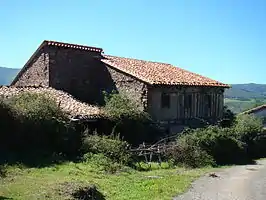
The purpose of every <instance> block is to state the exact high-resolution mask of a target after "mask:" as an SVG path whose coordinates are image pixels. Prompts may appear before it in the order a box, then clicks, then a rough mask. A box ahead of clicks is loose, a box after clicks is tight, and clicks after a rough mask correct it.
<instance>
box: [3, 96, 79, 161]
mask: <svg viewBox="0 0 266 200" xmlns="http://www.w3.org/2000/svg"><path fill="white" fill-rule="evenodd" d="M4 105H7V107H6V108H8V109H10V110H11V112H9V111H8V110H7V112H6V113H7V114H8V113H11V114H10V116H11V118H10V119H11V121H12V123H15V124H16V125H17V129H16V130H15V131H12V132H9V135H10V137H9V139H8V141H9V142H8V143H9V144H11V145H10V146H9V147H8V153H9V154H10V153H13V154H16V155H19V156H23V155H27V156H26V157H31V156H36V157H39V158H41V157H42V156H49V155H54V154H63V155H67V156H70V155H76V154H77V153H78V151H79V148H80V146H81V135H79V134H78V133H76V131H75V128H74V127H73V125H72V124H71V123H70V122H69V121H68V118H67V115H66V114H65V113H64V112H63V111H62V110H61V109H60V108H59V107H58V106H57V104H56V102H55V101H54V100H53V99H50V98H48V97H47V96H46V95H45V94H32V93H21V94H19V95H17V96H14V97H12V98H10V99H8V100H6V103H5V104H4ZM1 126H3V125H1ZM33 154H34V155H33ZM29 155H31V156H29Z"/></svg>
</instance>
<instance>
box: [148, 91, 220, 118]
mask: <svg viewBox="0 0 266 200" xmlns="http://www.w3.org/2000/svg"><path fill="white" fill-rule="evenodd" d="M163 92H164V93H166V94H169V96H170V107H169V108H162V107H161V95H162V93H163ZM148 94H149V95H148V99H149V102H151V103H150V104H149V107H148V110H149V113H150V114H151V116H152V117H153V118H154V119H156V120H158V121H172V122H175V121H176V122H178V121H182V120H187V119H195V118H201V119H202V118H204V119H214V120H215V119H218V118H220V117H221V116H222V113H223V106H224V97H223V89H222V88H218V87H182V86H179V87H151V88H149V93H148ZM187 95H191V106H189V107H188V108H185V104H186V103H187V102H186V97H187ZM206 95H208V98H210V102H209V103H210V105H207V101H206Z"/></svg>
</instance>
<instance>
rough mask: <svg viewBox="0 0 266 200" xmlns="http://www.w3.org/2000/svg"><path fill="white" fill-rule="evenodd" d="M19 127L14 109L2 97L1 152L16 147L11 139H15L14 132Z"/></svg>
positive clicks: (0, 120) (0, 103)
mask: <svg viewBox="0 0 266 200" xmlns="http://www.w3.org/2000/svg"><path fill="white" fill-rule="evenodd" d="M17 127H18V123H17V122H16V120H15V113H14V111H13V110H12V108H11V107H10V106H9V105H8V104H7V103H6V102H5V101H4V100H3V99H0V129H1V134H0V152H1V153H2V154H4V152H7V151H8V149H10V148H14V145H13V144H12V142H11V141H12V140H14V139H15V138H14V134H15V133H16V129H17Z"/></svg>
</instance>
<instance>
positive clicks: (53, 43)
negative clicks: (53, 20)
mask: <svg viewBox="0 0 266 200" xmlns="http://www.w3.org/2000/svg"><path fill="white" fill-rule="evenodd" d="M44 43H45V44H47V45H48V46H58V47H66V48H72V49H80V50H86V51H96V52H100V53H101V52H102V51H103V49H102V48H97V47H90V46H84V45H79V44H70V43H65V42H56V41H50V40H45V41H44Z"/></svg>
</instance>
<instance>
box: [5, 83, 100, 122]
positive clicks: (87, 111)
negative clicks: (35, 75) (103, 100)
mask: <svg viewBox="0 0 266 200" xmlns="http://www.w3.org/2000/svg"><path fill="white" fill-rule="evenodd" d="M23 92H30V93H37V94H40V93H41V94H45V95H47V97H49V98H52V99H54V100H55V101H56V103H57V104H58V106H60V108H61V109H62V110H63V111H65V112H66V113H67V114H68V115H69V116H70V117H71V118H80V119H86V118H97V117H100V116H101V115H102V114H103V112H102V111H101V110H100V108H98V107H96V106H92V105H89V104H86V103H83V102H80V101H78V100H77V99H75V98H74V97H73V96H71V95H70V94H68V93H66V92H63V91H61V90H56V89H53V88H50V87H12V86H0V96H2V97H4V98H10V97H12V96H15V95H18V94H21V93H23Z"/></svg>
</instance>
